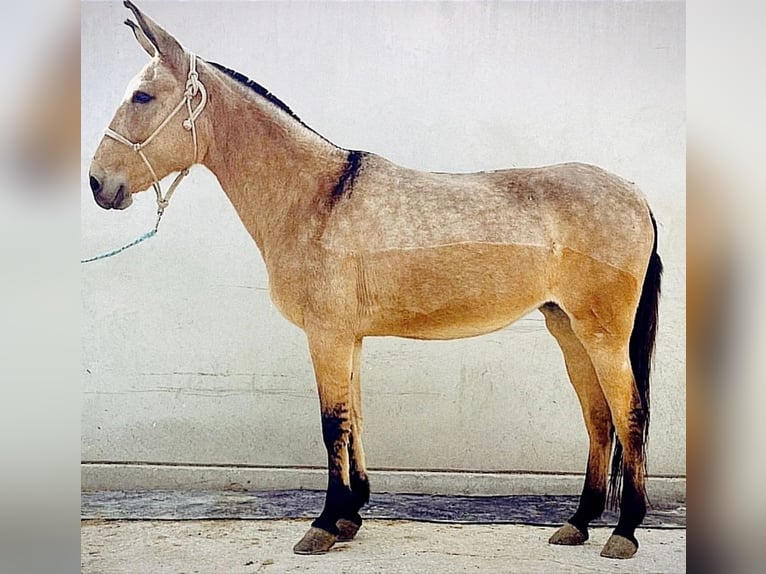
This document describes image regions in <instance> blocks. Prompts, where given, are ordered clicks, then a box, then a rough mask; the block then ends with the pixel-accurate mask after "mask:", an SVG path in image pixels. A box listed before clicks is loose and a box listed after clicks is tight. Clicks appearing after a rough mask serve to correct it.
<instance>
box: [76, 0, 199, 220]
mask: <svg viewBox="0 0 766 574" xmlns="http://www.w3.org/2000/svg"><path fill="white" fill-rule="evenodd" d="M124 4H125V6H126V7H127V8H129V9H130V10H131V11H132V12H133V14H134V15H135V18H136V22H133V21H131V20H129V19H128V20H126V21H125V24H127V25H128V26H129V27H130V28H131V29H132V30H133V34H134V35H135V37H136V40H138V43H139V44H140V45H141V47H142V48H143V49H144V50H146V52H147V53H148V54H149V56H151V61H150V62H149V63H148V64H147V65H146V66H145V67H144V68H143V69H142V70H141V71H140V72H139V73H138V75H136V76H135V77H134V78H133V80H131V82H130V84H128V87H127V90H126V92H125V96H124V98H123V100H122V102H121V103H120V106H119V107H118V108H117V111H116V112H115V114H114V118H113V119H112V121H111V123H110V124H109V130H108V132H109V133H111V134H112V135H106V136H104V138H103V139H102V140H101V143H100V144H99V146H98V149H97V150H96V153H95V156H94V158H93V161H92V162H91V165H90V188H91V190H92V191H93V197H94V199H95V200H96V203H97V204H98V205H100V206H101V207H103V208H104V209H112V208H114V209H125V208H126V207H128V206H129V205H130V204H131V203H132V202H133V198H132V195H133V194H134V193H137V192H140V191H144V190H146V189H147V188H148V187H150V186H151V185H152V184H154V183H155V177H156V179H157V180H160V179H162V178H163V177H165V176H166V175H168V174H170V173H172V172H175V171H180V170H183V169H184V168H188V167H190V166H191V165H192V163H194V162H195V160H196V157H195V155H196V152H197V150H196V149H195V145H194V143H193V141H194V140H193V138H192V135H191V134H190V132H189V124H188V121H187V126H186V128H184V126H183V123H184V121H185V120H188V113H187V109H186V107H184V106H181V109H180V110H178V113H176V114H175V115H174V116H173V117H172V118H170V121H169V122H168V123H167V124H165V125H164V126H162V124H163V122H164V121H165V120H166V119H167V118H168V117H169V116H170V115H171V114H172V113H173V111H174V110H176V108H177V107H178V106H179V104H180V103H182V102H183V100H184V94H185V92H186V89H187V79H188V74H189V69H190V60H189V58H190V54H189V53H187V52H186V51H185V50H184V48H183V47H182V46H181V44H179V42H178V41H177V40H176V39H175V38H173V36H171V35H170V34H169V33H167V32H166V31H165V30H164V29H162V28H161V27H160V26H159V25H158V24H157V23H156V22H154V21H153V20H151V19H150V18H149V17H147V16H145V15H144V14H143V13H141V12H140V11H139V10H138V8H136V6H135V5H133V3H132V2H129V1H126V2H124ZM160 126H162V127H160ZM158 128H159V129H158ZM115 134H116V135H115ZM120 136H121V137H122V138H123V139H124V140H125V141H120V140H119V139H118V138H119V137H120ZM147 138H150V139H149V141H148V142H147V141H146V140H147ZM127 142H132V143H133V144H142V145H141V146H140V147H141V152H142V154H143V157H142V154H141V153H138V152H137V150H136V149H135V146H133V145H129V144H128V143H127ZM144 158H145V159H144ZM149 166H151V168H150V167H149ZM152 170H153V171H154V173H152Z"/></svg>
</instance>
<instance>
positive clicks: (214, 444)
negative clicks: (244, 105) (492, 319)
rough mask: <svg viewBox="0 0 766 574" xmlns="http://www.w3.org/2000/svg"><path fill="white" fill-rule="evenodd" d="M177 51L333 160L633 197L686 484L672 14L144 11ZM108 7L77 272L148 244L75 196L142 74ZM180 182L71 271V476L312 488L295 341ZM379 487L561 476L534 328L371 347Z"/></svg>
mask: <svg viewBox="0 0 766 574" xmlns="http://www.w3.org/2000/svg"><path fill="white" fill-rule="evenodd" d="M140 6H141V8H142V9H144V10H145V11H146V12H147V13H148V14H149V15H150V16H152V17H154V18H155V19H156V20H157V21H158V22H160V23H161V24H162V25H164V26H165V27H166V28H167V29H168V30H169V31H171V32H172V33H174V34H175V35H176V37H177V38H178V39H179V40H180V41H181V43H183V44H184V45H185V46H186V47H187V48H188V49H190V50H192V51H194V52H196V53H198V54H200V55H201V56H202V57H203V58H206V59H209V60H213V61H217V62H220V63H222V64H224V65H226V66H228V67H230V68H234V69H235V70H237V71H239V72H241V73H244V74H246V75H248V76H250V77H251V78H253V79H254V80H256V81H258V82H259V83H261V84H263V85H265V86H266V87H267V88H269V89H270V90H271V91H272V92H273V93H275V94H276V95H277V96H279V97H280V98H281V99H282V100H284V101H285V102H286V103H287V104H288V105H289V106H290V107H291V108H292V109H293V110H294V111H295V112H296V113H297V114H298V115H299V116H300V117H301V118H302V119H303V120H304V121H305V122H306V123H307V124H308V125H310V126H311V127H312V128H314V129H315V130H316V131H318V132H319V133H321V134H323V135H324V136H325V137H327V138H328V139H330V140H331V141H333V142H335V143H337V144H338V145H341V146H343V147H346V148H356V149H364V150H369V151H372V152H375V153H378V154H380V155H383V156H386V157H388V158H389V159H391V160H393V161H395V162H397V163H400V164H402V165H405V166H408V167H414V168H420V169H424V170H435V171H474V170H485V169H497V168H503V167H513V166H531V165H542V164H550V163H555V162H562V161H570V160H577V161H584V162H590V163H595V164H598V165H600V166H602V167H604V168H607V169H609V170H612V171H614V172H616V173H619V174H620V175H623V176H624V177H626V178H628V179H630V180H633V181H636V182H637V183H638V184H639V185H640V186H641V187H642V188H643V189H644V191H645V193H646V194H647V196H648V197H649V200H650V203H651V205H652V207H653V210H654V212H655V214H656V217H657V220H658V223H659V226H660V253H661V256H662V258H663V260H664V263H665V269H666V271H665V276H664V285H663V298H662V303H661V308H660V328H659V337H658V342H657V355H656V370H655V376H654V380H653V390H652V401H653V409H654V410H653V413H652V437H651V441H650V461H649V465H650V467H649V468H650V473H651V474H655V475H658V474H659V475H662V474H665V475H683V474H685V468H686V467H685V404H686V403H685V116H684V101H685V93H684V5H683V3H660V2H635V3H633V2H619V3H590V2H565V3H548V2H539V3H503V2H500V3H496V2H492V3H440V2H434V3H418V4H412V3H406V2H403V3H373V2H355V3H350V4H349V3H333V4H320V3H303V2H301V3H278V4H277V3H270V2H257V3H251V2H227V3H218V2H143V3H141V5H140ZM128 15H129V13H128V11H127V10H126V9H125V8H123V6H122V3H121V2H95V3H93V2H86V3H84V4H83V5H82V82H83V90H82V94H83V95H82V106H83V108H82V109H83V113H82V118H83V126H82V137H83V140H82V153H83V157H82V170H83V179H82V181H83V183H82V189H83V191H82V198H83V206H82V254H83V256H90V255H93V254H96V253H99V252H102V251H105V250H108V249H110V248H112V247H116V246H119V245H122V244H123V243H126V242H127V241H129V240H131V239H133V238H134V237H136V236H138V235H140V234H141V233H143V232H144V231H145V230H147V229H149V228H150V227H151V225H152V224H153V221H154V219H153V213H154V209H155V205H154V198H153V193H152V192H151V191H150V192H148V193H146V194H143V195H142V196H140V197H138V198H137V201H136V202H135V203H134V205H133V206H132V207H131V208H130V209H129V210H128V211H126V212H105V211H103V210H101V209H100V208H98V207H97V206H96V205H95V204H94V203H93V201H92V199H91V197H90V192H89V190H88V186H87V166H88V163H89V159H90V157H91V156H92V154H93V152H94V151H95V149H96V146H97V145H98V142H99V140H100V137H101V132H102V130H103V129H104V128H105V127H106V125H107V124H108V123H109V121H110V119H111V116H112V113H113V111H114V109H115V108H116V106H117V104H118V102H119V101H120V98H121V96H122V94H123V92H124V89H125V86H126V84H127V82H128V80H129V79H130V78H131V77H132V76H133V75H134V74H135V73H136V72H137V71H138V70H139V68H140V67H142V66H143V65H144V63H145V62H146V55H145V53H144V52H143V51H142V50H141V48H140V47H139V46H138V44H137V43H136V42H135V40H134V39H133V36H132V34H131V32H130V30H129V29H128V28H127V27H126V26H124V25H123V23H122V22H123V20H124V19H125V18H126V17H127V16H128ZM266 285H267V279H266V274H265V270H264V266H263V263H262V261H261V258H260V254H259V253H258V251H257V248H256V246H255V244H254V243H253V242H252V240H251V239H250V238H249V236H248V235H247V233H246V232H245V230H244V229H243V227H242V225H241V224H240V222H239V220H238V218H237V216H236V214H235V212H234V210H233V208H232V207H231V206H230V204H229V203H228V200H227V198H226V197H225V195H224V194H223V192H222V191H221V190H220V188H219V187H218V185H217V183H216V181H215V178H214V177H213V176H212V175H211V174H210V173H209V172H207V171H206V170H205V168H202V167H197V168H195V169H194V170H193V172H192V174H191V175H190V176H189V178H187V180H185V181H184V183H183V184H182V186H181V188H180V189H179V191H178V192H177V193H176V195H175V196H174V198H173V202H172V204H171V205H170V207H169V209H168V211H167V212H166V214H165V217H164V219H163V222H162V226H161V228H160V231H159V234H158V235H157V236H156V237H155V238H153V239H151V240H150V241H148V242H146V243H144V244H141V245H140V246H138V247H135V248H133V249H130V250H128V251H126V252H124V253H122V254H120V255H119V256H117V257H113V258H111V259H108V260H104V261H99V262H96V263H91V264H88V265H84V266H83V268H82V286H83V289H82V292H83V298H82V332H83V338H82V351H83V352H82V357H83V359H82V375H83V376H82V384H83V411H82V412H83V414H82V417H83V418H82V437H83V438H82V441H83V442H82V457H83V460H85V461H90V462H94V461H111V462H117V463H121V462H152V463H192V464H220V465H256V466H273V467H285V466H319V467H321V466H323V465H324V463H325V454H324V448H323V446H322V441H321V436H320V421H319V408H318V400H317V398H316V393H315V386H314V382H313V378H312V371H311V367H310V362H309V358H308V352H307V349H306V345H305V340H304V337H303V335H302V333H301V332H300V331H299V330H298V329H297V328H295V327H293V326H292V325H290V324H289V323H288V322H287V321H286V320H285V319H283V318H282V317H281V315H280V314H279V312H278V311H277V310H276V309H275V308H274V306H273V305H272V304H271V302H270V300H269V296H268V292H267V290H266ZM362 377H363V389H364V407H365V415H366V416H365V420H366V443H365V444H366V450H367V457H368V464H369V465H370V467H372V468H394V469H400V468H401V469H462V470H482V471H530V472H574V473H579V472H582V471H583V470H584V464H585V458H586V453H587V439H586V434H585V430H584V426H583V423H582V420H581V416H580V412H579V407H578V404H577V400H576V397H575V394H574V392H573V391H572V390H571V388H570V387H569V383H568V381H567V379H566V374H565V371H564V367H563V362H562V359H561V355H560V352H559V350H558V348H557V347H556V345H555V343H554V341H553V339H552V338H551V337H550V335H549V334H548V333H547V331H546V330H545V327H544V325H543V322H542V316H541V315H539V314H538V313H535V314H533V315H531V316H529V317H528V318H526V319H524V320H522V321H520V322H519V323H517V324H516V325H514V326H512V327H510V328H507V329H505V330H503V331H500V332H498V333H495V334H492V335H487V336H484V337H480V338H476V339H470V340H463V341H452V342H415V341H407V340H398V339H368V340H366V343H365V353H364V362H363V372H362Z"/></svg>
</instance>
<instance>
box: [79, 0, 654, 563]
mask: <svg viewBox="0 0 766 574" xmlns="http://www.w3.org/2000/svg"><path fill="white" fill-rule="evenodd" d="M125 6H126V7H127V8H129V9H130V10H131V12H132V13H133V15H134V17H135V21H132V20H127V21H126V24H128V26H129V27H130V28H131V30H132V31H133V33H134V35H135V38H136V40H137V41H138V43H139V44H140V45H141V46H142V47H143V48H144V50H146V52H147V53H148V54H149V56H150V57H151V60H150V62H149V63H148V64H147V65H146V66H145V67H144V68H143V70H142V71H140V72H139V74H138V75H137V76H136V77H135V78H134V79H133V81H132V82H131V83H130V85H129V86H128V89H127V92H126V94H125V98H124V100H123V101H122V103H121V104H120V105H119V107H118V109H117V111H116V113H115V115H114V118H113V119H112V121H111V123H110V125H109V128H108V129H107V131H106V134H105V136H104V138H103V140H102V141H101V142H100V145H99V147H98V149H97V151H96V153H95V156H94V158H93V161H92V164H91V167H90V174H89V175H90V187H91V189H92V192H93V196H94V199H95V201H96V202H97V203H98V205H100V206H101V207H103V208H104V209H125V208H127V207H128V206H129V205H130V204H131V202H132V198H133V194H135V193H138V192H140V191H142V190H146V189H147V188H149V187H152V186H153V187H154V188H155V191H156V193H157V200H158V207H159V211H160V213H161V212H162V210H163V209H164V208H165V206H166V205H167V200H168V199H169V198H168V197H167V196H163V195H162V191H161V187H160V180H161V179H162V178H164V177H165V176H167V175H169V174H171V173H173V172H178V173H179V176H178V177H177V178H176V182H174V185H173V187H172V189H175V187H176V185H177V183H178V182H179V181H180V178H182V177H183V175H184V174H185V173H187V172H188V169H189V168H190V167H191V166H192V165H194V164H197V163H199V164H202V165H204V166H206V167H207V168H208V169H209V170H210V171H212V172H213V173H214V174H215V175H216V177H217V179H218V181H219V183H220V185H221V187H222V188H223V190H224V192H225V193H226V194H227V196H228V198H229V199H230V201H231V203H232V204H233V206H234V207H235V209H236V211H237V213H238V214H239V217H240V219H241V221H242V223H243V224H244V226H245V227H246V228H247V230H248V231H249V233H250V235H251V236H252V238H253V239H254V241H255V243H256V245H257V246H258V249H259V250H260V252H261V254H262V256H263V260H264V262H265V265H266V268H267V271H268V276H269V288H270V293H271V297H272V298H273V301H274V303H275V304H276V306H277V307H278V308H279V309H280V311H281V312H282V313H283V314H284V316H285V317H286V318H287V319H288V320H290V321H291V322H293V323H294V324H295V325H297V326H298V327H300V328H301V329H302V330H303V331H304V332H305V334H306V338H307V341H308V349H309V352H310V356H311V361H312V364H313V368H314V373H315V376H316V384H317V389H318V393H319V401H320V407H321V421H322V436H323V439H324V444H325V447H326V449H327V460H328V486H327V493H326V499H325V504H324V508H323V510H322V511H321V513H320V514H319V516H318V517H317V518H316V519H315V520H314V521H313V522H312V525H311V527H310V529H309V530H308V532H307V533H306V534H305V536H304V537H303V538H302V539H301V540H300V541H299V542H298V543H297V544H296V545H295V547H294V551H295V552H296V553H299V554H319V553H324V552H326V551H328V550H329V549H330V548H331V547H332V546H333V544H335V543H336V542H337V541H339V540H350V539H352V538H354V536H355V535H356V533H357V531H358V530H359V527H360V526H361V524H362V518H361V516H360V514H359V512H360V510H361V508H362V507H363V506H364V505H365V503H367V502H368V499H369V495H370V487H369V481H368V476H367V470H366V464H365V456H364V449H363V446H362V423H363V419H362V409H361V404H362V403H361V386H360V363H361V352H362V341H363V339H364V338H365V337H371V336H398V337H406V338H414V339H454V338H462V337H472V336H476V335H481V334H483V333H488V332H491V331H494V330H497V329H500V328H503V327H505V326H507V325H509V324H511V323H513V322H514V321H516V320H518V319H519V318H521V317H523V316H525V315H526V314H528V313H530V312H532V311H534V310H539V311H541V312H542V314H543V315H544V317H545V324H546V326H547V329H548V330H549V331H550V333H551V334H552V335H553V337H554V338H555V339H556V341H557V342H558V344H559V346H560V347H561V351H562V353H563V357H564V361H565V365H566V369H567V372H568V375H569V377H570V379H571V383H572V386H573V387H574V390H575V392H576V393H577V397H578V399H579V402H580V405H581V407H582V413H583V417H584V420H585V426H586V428H587V432H588V437H589V440H590V446H589V454H588V462H587V470H586V475H585V483H584V487H583V490H582V496H581V498H580V502H579V505H578V508H577V510H576V512H575V513H574V515H573V516H572V517H571V518H570V519H569V520H568V521H567V522H566V523H565V524H564V525H563V526H562V527H561V528H559V529H558V530H557V531H556V532H555V533H554V534H553V535H552V536H551V538H550V540H549V542H550V543H552V544H565V545H576V544H582V543H583V542H585V541H586V540H587V539H588V525H589V523H590V522H591V521H592V520H593V519H595V518H597V517H598V516H599V515H600V514H601V513H602V511H603V510H604V508H605V505H606V502H607V494H608V487H609V490H611V497H610V499H614V500H616V499H617V497H618V496H619V509H620V515H619V521H618V523H617V526H616V528H615V529H614V531H613V533H612V534H611V536H610V538H609V540H608V541H607V543H606V545H605V546H604V547H603V550H602V555H603V556H606V557H612V558H629V557H630V556H632V555H633V554H634V553H635V552H636V550H637V549H638V541H637V540H636V538H635V530H636V528H637V527H638V526H639V524H640V523H641V521H642V520H643V518H644V515H645V512H646V491H645V478H646V472H645V460H646V453H645V446H646V440H647V436H648V435H647V433H648V426H649V406H650V404H649V375H650V365H651V360H652V353H653V348H654V339H655V333H656V320H657V304H658V298H659V292H660V278H661V273H662V263H661V260H660V257H659V255H658V253H657V225H656V223H655V220H654V216H653V215H652V212H651V210H650V208H649V206H648V204H647V200H646V199H645V197H644V196H643V195H642V193H641V192H640V191H639V190H638V189H637V187H636V186H635V185H634V184H633V183H631V182H628V181H626V180H625V179H622V178H620V177H618V176H616V175H613V174H611V173H608V172H606V171H604V170H603V169H600V168H598V167H595V166H592V165H585V164H581V163H566V164H560V165H552V166H546V167H536V168H525V169H508V170H501V171H493V172H479V173H463V174H445V173H424V172H420V171H416V170H413V169H407V168H404V167H400V166H398V165H395V164H394V163H392V162H390V161H388V160H386V159H384V158H383V157H380V156H378V155H376V154H374V153H369V152H364V151H357V150H346V149H343V148H340V147H338V146H336V145H334V144H333V143H331V142H330V141H328V140H327V139H325V138H324V137H322V136H321V135H319V134H318V133H316V132H315V131H313V130H312V129H311V128H310V127H308V126H307V125H306V124H304V123H303V122H302V121H301V120H300V119H299V118H298V117H297V116H296V115H295V114H294V113H293V112H292V111H291V110H290V108H289V107H288V106H286V105H285V104H284V103H283V102H282V101H281V100H279V99H278V98H277V97H276V96H274V95H273V94H271V93H270V92H268V91H267V90H266V89H265V88H263V87H262V86H260V85H259V84H257V83H255V82H253V81H251V80H249V79H248V78H246V77H245V76H243V75H241V74H239V73H237V72H235V71H233V70H230V69H228V68H226V67H224V66H222V65H220V64H216V63H213V62H209V61H206V60H204V59H202V58H200V57H198V56H196V55H195V54H192V53H189V52H188V51H186V50H185V49H184V48H183V47H182V46H181V44H180V43H179V42H178V41H177V40H176V39H175V38H174V37H173V36H172V35H171V34H169V33H168V32H167V31H165V30H164V29H163V28H162V27H160V26H159V25H158V24H157V23H156V22H154V21H153V20H152V19H151V18H149V17H147V16H146V15H145V14H143V13H142V12H141V11H140V10H139V9H138V8H137V7H136V6H135V5H133V4H132V3H131V2H125ZM610 453H611V481H609V466H610ZM608 482H609V485H608Z"/></svg>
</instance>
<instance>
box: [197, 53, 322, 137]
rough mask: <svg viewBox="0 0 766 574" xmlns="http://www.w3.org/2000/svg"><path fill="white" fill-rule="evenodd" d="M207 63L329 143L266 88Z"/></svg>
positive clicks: (238, 74) (220, 66)
mask: <svg viewBox="0 0 766 574" xmlns="http://www.w3.org/2000/svg"><path fill="white" fill-rule="evenodd" d="M207 63H208V64H210V65H211V66H213V67H215V68H217V69H218V70H220V71H221V72H223V73H224V74H226V75H227V76H229V77H230V78H231V79H233V80H236V81H237V82H239V83H240V84H242V85H243V86H247V87H248V88H250V89H251V90H253V91H254V92H255V93H257V94H258V95H259V96H261V97H263V98H266V100H268V101H269V102H271V103H272V104H274V105H275V106H277V107H278V108H279V109H280V110H282V111H283V112H285V113H287V114H288V115H289V116H290V117H291V118H293V119H294V120H295V121H297V122H298V123H300V124H301V125H302V126H304V127H306V128H308V129H310V130H311V131H312V132H314V133H315V134H317V135H318V136H319V137H321V138H322V139H324V140H325V141H327V140H326V138H325V137H324V136H322V135H321V134H318V133H317V132H316V131H314V130H313V129H311V128H310V127H309V126H307V125H306V124H305V123H303V120H301V119H300V118H299V117H298V116H297V115H296V114H295V112H293V111H292V110H291V109H290V108H289V107H288V105H287V104H286V103H284V102H283V101H282V100H280V99H279V98H278V97H276V96H275V95H274V94H272V93H271V92H270V91H269V90H267V89H266V88H264V87H263V86H262V85H261V84H259V83H258V82H255V81H253V80H251V79H250V78H248V77H247V76H245V75H244V74H240V73H239V72H236V71H234V70H232V69H231V68H227V67H226V66H222V65H221V64H218V63H216V62H210V61H208V62H207Z"/></svg>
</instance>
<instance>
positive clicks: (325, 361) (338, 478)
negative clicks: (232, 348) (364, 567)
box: [293, 331, 356, 554]
mask: <svg viewBox="0 0 766 574" xmlns="http://www.w3.org/2000/svg"><path fill="white" fill-rule="evenodd" d="M308 338H309V348H310V350H311V359H312V361H313V364H314V373H315V375H316V381H317V388H318V391H319V405H320V408H321V414H322V438H323V439H324V444H325V447H326V449H327V466H328V474H329V477H328V482H327V496H326V498H325V505H324V509H323V510H322V513H321V514H320V515H319V517H318V518H317V519H316V520H314V522H313V523H312V524H311V528H310V529H309V531H308V532H307V533H306V534H305V535H304V537H303V538H302V539H301V540H300V542H298V544H296V545H295V546H294V547H293V551H294V552H295V553H296V554H323V553H325V552H327V551H328V550H329V549H330V548H331V547H332V546H333V544H335V542H336V541H337V539H338V534H339V532H338V526H337V522H338V520H339V519H340V518H343V517H347V516H350V515H353V514H355V513H356V509H353V496H352V493H351V480H350V473H349V470H350V462H349V449H348V446H349V437H350V433H351V390H350V389H351V386H350V385H351V373H352V368H353V355H354V346H355V340H354V338H353V337H347V336H344V335H342V334H337V333H328V332H326V331H322V332H309V333H308Z"/></svg>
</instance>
